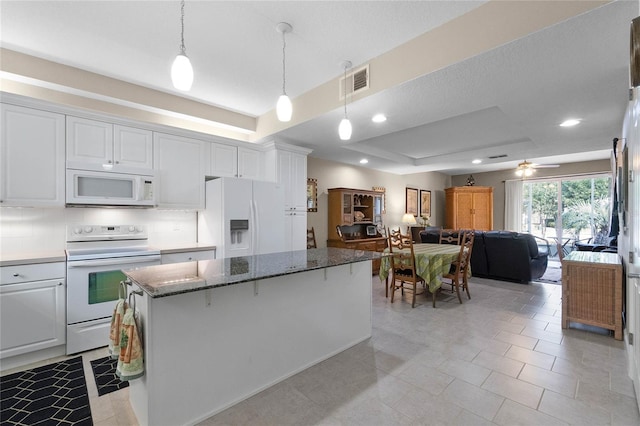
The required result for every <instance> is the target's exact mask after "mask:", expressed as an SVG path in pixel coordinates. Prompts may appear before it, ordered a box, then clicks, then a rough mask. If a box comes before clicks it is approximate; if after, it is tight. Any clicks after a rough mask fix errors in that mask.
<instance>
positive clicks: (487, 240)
mask: <svg viewBox="0 0 640 426" xmlns="http://www.w3.org/2000/svg"><path fill="white" fill-rule="evenodd" d="M474 232H475V238H474V241H473V252H472V253H471V273H472V274H473V276H477V277H483V278H492V279H497V280H505V281H512V282H517V283H522V284H528V283H529V282H530V281H532V280H535V279H537V278H540V277H541V276H543V275H544V273H545V271H546V270H547V262H548V257H549V245H548V243H546V242H545V240H543V239H539V240H540V241H541V244H540V245H538V242H537V240H536V237H534V236H533V235H531V234H525V233H518V232H511V231H474ZM420 239H421V241H422V242H423V243H438V240H439V233H438V232H437V231H422V232H420Z"/></svg>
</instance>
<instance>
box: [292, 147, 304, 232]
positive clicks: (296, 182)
mask: <svg viewBox="0 0 640 426" xmlns="http://www.w3.org/2000/svg"><path fill="white" fill-rule="evenodd" d="M291 165H292V172H291V204H292V205H293V207H294V210H296V211H303V212H306V211H307V156H306V155H302V154H295V153H294V154H292V156H291ZM305 232H306V231H305Z"/></svg>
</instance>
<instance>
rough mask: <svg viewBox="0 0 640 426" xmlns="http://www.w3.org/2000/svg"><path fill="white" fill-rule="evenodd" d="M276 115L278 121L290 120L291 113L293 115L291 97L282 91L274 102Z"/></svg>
mask: <svg viewBox="0 0 640 426" xmlns="http://www.w3.org/2000/svg"><path fill="white" fill-rule="evenodd" d="M276 115H277V116H278V120H280V121H291V115H293V106H292V105H291V99H289V97H288V96H287V95H285V94H284V93H283V94H282V95H280V97H279V98H278V103H277V104H276Z"/></svg>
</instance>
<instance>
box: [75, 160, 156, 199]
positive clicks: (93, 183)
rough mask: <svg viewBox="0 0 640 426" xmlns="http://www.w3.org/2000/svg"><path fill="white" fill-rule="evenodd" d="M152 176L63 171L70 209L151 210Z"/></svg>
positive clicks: (153, 188)
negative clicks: (117, 208)
mask: <svg viewBox="0 0 640 426" xmlns="http://www.w3.org/2000/svg"><path fill="white" fill-rule="evenodd" d="M154 194H155V186H154V176H153V175H152V174H148V175H134V174H127V173H113V172H96V171H87V170H75V169H67V194H66V203H67V205H70V206H83V205H89V206H91V205H99V206H137V207H154V206H155V196H154Z"/></svg>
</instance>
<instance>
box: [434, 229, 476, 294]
mask: <svg viewBox="0 0 640 426" xmlns="http://www.w3.org/2000/svg"><path fill="white" fill-rule="evenodd" d="M474 239H475V233H474V232H473V231H462V232H461V240H460V251H459V252H458V258H457V259H456V260H455V261H454V262H453V263H452V264H451V269H450V270H449V273H448V274H445V275H443V276H442V280H443V283H444V281H445V280H446V281H450V284H451V291H453V289H454V288H455V290H456V294H457V296H458V301H459V302H460V303H462V298H461V297H460V287H461V286H462V289H463V290H464V291H466V292H467V297H468V298H469V299H471V294H470V293H469V272H470V271H469V265H470V264H471V252H472V251H473V241H474ZM447 284H448V283H447Z"/></svg>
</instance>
